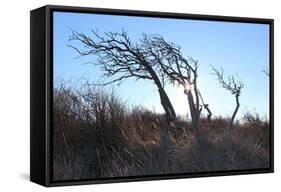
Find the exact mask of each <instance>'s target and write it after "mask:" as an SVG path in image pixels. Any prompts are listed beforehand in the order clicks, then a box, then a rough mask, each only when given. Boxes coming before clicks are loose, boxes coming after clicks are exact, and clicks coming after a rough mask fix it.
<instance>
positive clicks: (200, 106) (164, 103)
mask: <svg viewBox="0 0 281 192" xmlns="http://www.w3.org/2000/svg"><path fill="white" fill-rule="evenodd" d="M30 40H31V56H30V58H31V99H30V101H31V121H30V122H31V131H30V139H31V140H30V143H31V144H30V152H31V154H30V179H31V181H33V182H35V183H38V184H41V185H44V186H59V185H76V184H91V183H107V182H124V181H141V180H155V179H175V178H190V177H205V176H225V175H236V174H252V173H271V172H273V106H274V105H273V20H272V19H262V18H244V17H227V16H211V15H193V14H183V13H163V12H147V11H133V10H115V9H100V8H84V7H64V6H54V5H48V6H44V7H41V8H38V9H35V10H33V11H31V32H30Z"/></svg>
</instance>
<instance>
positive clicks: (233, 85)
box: [213, 67, 244, 139]
mask: <svg viewBox="0 0 281 192" xmlns="http://www.w3.org/2000/svg"><path fill="white" fill-rule="evenodd" d="M213 71H214V75H216V76H217V78H218V81H219V83H220V84H221V85H222V87H223V88H224V89H226V90H227V91H229V92H230V93H231V94H232V95H234V97H235V101H236V107H235V109H234V111H233V114H232V116H231V119H230V122H229V125H228V127H227V132H228V136H227V138H228V139H230V138H229V137H230V134H231V132H232V129H233V122H234V119H235V116H236V114H237V112H238V110H239V107H240V102H239V97H240V95H241V90H242V89H243V87H244V84H243V83H242V82H240V81H237V80H235V78H234V76H233V75H230V76H228V77H226V78H225V77H224V72H223V70H222V69H221V70H218V69H216V68H214V67H213Z"/></svg>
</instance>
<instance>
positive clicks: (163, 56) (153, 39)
mask: <svg viewBox="0 0 281 192" xmlns="http://www.w3.org/2000/svg"><path fill="white" fill-rule="evenodd" d="M142 41H143V42H144V44H145V45H146V47H144V49H145V50H147V52H148V55H149V56H152V57H153V58H154V59H156V62H157V63H158V64H159V68H158V70H159V71H160V73H161V74H164V78H165V80H166V81H168V82H169V83H171V84H178V85H181V86H183V87H184V93H185V94H186V95H187V99H188V103H189V109H190V114H191V118H192V123H193V127H194V131H195V134H196V137H197V139H199V140H202V135H201V134H200V115H201V112H202V108H203V107H204V109H206V111H207V113H208V119H209V120H210V119H211V116H212V112H211V110H210V109H209V107H208V104H205V103H204V101H203V97H202V95H201V94H200V92H199V89H198V86H197V79H198V72H197V69H198V61H196V60H194V59H193V58H191V57H184V56H183V55H182V52H181V47H180V46H178V45H176V44H174V43H172V42H168V41H166V40H165V39H164V38H163V37H162V36H160V35H150V36H144V38H143V40H142ZM193 93H194V94H193ZM200 100H201V102H200Z"/></svg>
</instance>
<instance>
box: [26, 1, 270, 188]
mask: <svg viewBox="0 0 281 192" xmlns="http://www.w3.org/2000/svg"><path fill="white" fill-rule="evenodd" d="M54 11H63V12H78V13H98V14H110V15H126V16H144V17H157V18H178V19H192V20H206V21H231V22H241V23H260V24H269V26H270V39H269V41H270V53H269V55H270V69H269V70H270V115H269V117H270V121H269V125H270V167H269V168H263V169H255V170H251V169H249V170H236V171H235V170H233V171H217V172H206V173H202V172H201V173H190V174H172V175H149V176H132V177H122V178H107V179H94V180H93V179H91V180H73V181H59V182H58V181H53V180H52V176H51V175H52V169H51V167H52V145H51V142H52V89H53V87H52V85H53V63H52V62H53V35H52V31H53V12H54ZM30 45H31V48H30V65H31V66H30V88H31V90H30V180H31V181H32V182H35V183H37V184H40V185H43V186H48V187H51V186H63V185H81V184H95V183H113V182H129V181H148V180H159V179H177V178H194V177H209V176H226V175H242V174H256V173H273V172H274V132H273V129H274V128H273V127H274V67H273V66H274V20H273V19H262V18H246V17H230V16H216V15H197V14H186V13H167V12H150V11H136V10H119V9H103V8H89V7H70V6H57V5H47V6H44V7H41V8H38V9H35V10H32V11H31V12H30Z"/></svg>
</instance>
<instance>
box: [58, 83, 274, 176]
mask: <svg viewBox="0 0 281 192" xmlns="http://www.w3.org/2000/svg"><path fill="white" fill-rule="evenodd" d="M53 114H54V137H53V149H54V151H53V152H54V154H53V178H54V180H72V179H93V178H107V177H121V176H136V175H159V174H172V173H192V172H206V171H218V170H233V169H254V168H266V167H268V166H269V124H268V122H267V121H266V120H262V119H261V118H260V117H259V116H258V115H257V114H254V115H253V114H251V113H247V114H246V115H245V118H244V120H243V122H242V121H241V122H236V124H235V129H234V132H233V133H232V140H231V141H224V139H223V138H224V137H223V133H224V129H225V127H227V124H228V122H229V119H227V118H223V117H218V118H215V119H213V120H212V122H210V123H209V122H208V121H207V120H206V119H202V127H201V130H202V135H203V136H204V138H205V143H204V144H202V143H198V142H196V140H195V138H194V134H193V131H192V124H191V122H189V121H187V120H185V119H179V120H178V123H177V125H175V127H174V128H173V129H171V128H169V133H170V135H169V138H170V143H169V147H168V148H167V149H163V147H162V146H161V145H160V141H159V138H160V136H159V135H160V130H161V129H162V128H163V126H167V125H166V121H165V116H164V115H163V114H156V113H154V112H151V111H148V110H146V109H144V108H142V107H128V105H127V104H126V103H124V102H122V101H121V99H120V98H118V96H116V94H115V93H114V92H110V93H108V92H106V91H104V90H102V89H99V88H96V87H92V86H83V87H81V89H79V90H76V91H75V90H74V89H73V88H72V87H71V86H67V84H64V83H63V84H60V85H59V86H56V88H55V91H54V113H53ZM229 143H231V146H232V147H231V148H229V147H228V144H229ZM164 151H165V153H163V152H164ZM164 154H166V155H167V156H165V157H163V155H164ZM165 159H166V160H167V161H166V162H164V160H165Z"/></svg>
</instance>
